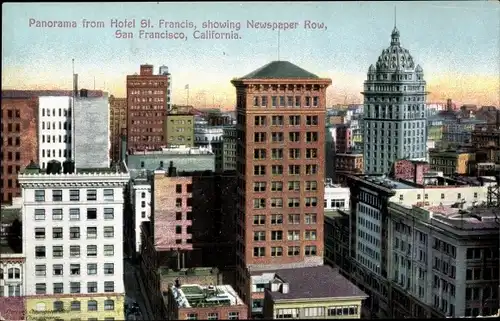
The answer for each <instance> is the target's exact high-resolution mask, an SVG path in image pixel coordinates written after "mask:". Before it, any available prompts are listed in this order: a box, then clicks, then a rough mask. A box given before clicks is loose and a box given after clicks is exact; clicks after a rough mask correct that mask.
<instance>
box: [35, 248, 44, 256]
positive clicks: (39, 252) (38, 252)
mask: <svg viewBox="0 0 500 321" xmlns="http://www.w3.org/2000/svg"><path fill="white" fill-rule="evenodd" d="M35 258H37V259H44V258H45V246H36V247H35Z"/></svg>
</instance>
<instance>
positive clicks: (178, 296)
mask: <svg viewBox="0 0 500 321" xmlns="http://www.w3.org/2000/svg"><path fill="white" fill-rule="evenodd" d="M170 291H171V293H172V294H171V295H172V296H173V297H174V300H175V301H176V302H177V305H178V307H179V308H205V307H207V308H208V307H220V306H234V305H243V304H244V303H243V301H242V300H241V299H240V297H239V296H238V294H237V293H236V291H234V289H233V288H232V287H231V286H230V285H211V286H203V285H199V284H185V285H181V286H179V287H177V286H171V287H170Z"/></svg>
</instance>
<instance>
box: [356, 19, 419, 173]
mask: <svg viewBox="0 0 500 321" xmlns="http://www.w3.org/2000/svg"><path fill="white" fill-rule="evenodd" d="M425 85H426V83H425V81H424V72H423V70H422V67H420V65H417V64H416V63H415V61H414V60H413V57H412V56H411V55H410V53H409V51H408V50H407V49H405V48H403V47H401V44H400V42H399V31H398V29H397V28H396V26H394V30H393V31H392V34H391V45H390V46H389V47H388V48H387V49H384V50H383V51H382V54H381V55H380V56H379V57H378V60H377V63H376V64H375V65H371V66H370V68H369V69H368V77H367V80H366V81H365V82H364V91H363V92H362V94H363V95H364V115H363V116H364V117H363V121H364V125H363V147H364V149H363V156H364V170H365V173H366V174H387V173H389V172H390V170H391V168H392V164H393V163H394V161H395V160H397V159H412V160H425V159H426V150H427V146H426V143H427V131H426V113H425V101H426V91H425Z"/></svg>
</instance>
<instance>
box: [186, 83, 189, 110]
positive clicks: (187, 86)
mask: <svg viewBox="0 0 500 321" xmlns="http://www.w3.org/2000/svg"><path fill="white" fill-rule="evenodd" d="M186 90H187V95H186V106H189V85H186Z"/></svg>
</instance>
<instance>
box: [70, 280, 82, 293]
mask: <svg viewBox="0 0 500 321" xmlns="http://www.w3.org/2000/svg"><path fill="white" fill-rule="evenodd" d="M69 292H70V293H80V282H70V283H69Z"/></svg>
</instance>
